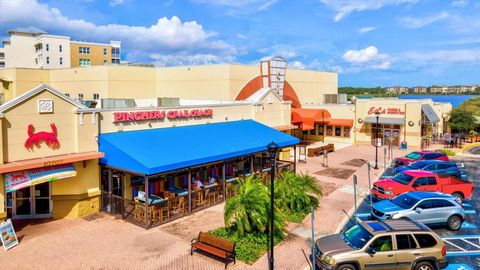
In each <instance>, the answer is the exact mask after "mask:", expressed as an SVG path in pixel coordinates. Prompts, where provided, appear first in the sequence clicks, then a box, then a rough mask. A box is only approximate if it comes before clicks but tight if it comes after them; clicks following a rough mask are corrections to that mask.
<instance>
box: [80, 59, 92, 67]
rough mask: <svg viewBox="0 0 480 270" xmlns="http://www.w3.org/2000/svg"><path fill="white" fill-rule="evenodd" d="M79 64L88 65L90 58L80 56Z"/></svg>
mask: <svg viewBox="0 0 480 270" xmlns="http://www.w3.org/2000/svg"><path fill="white" fill-rule="evenodd" d="M80 66H81V67H88V66H90V59H83V58H80Z"/></svg>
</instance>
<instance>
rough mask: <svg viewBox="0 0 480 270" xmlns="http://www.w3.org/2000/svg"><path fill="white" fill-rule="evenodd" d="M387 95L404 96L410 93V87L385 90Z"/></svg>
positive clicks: (393, 87) (392, 87)
mask: <svg viewBox="0 0 480 270" xmlns="http://www.w3.org/2000/svg"><path fill="white" fill-rule="evenodd" d="M385 93H389V94H403V93H408V87H405V86H390V87H386V88H385Z"/></svg>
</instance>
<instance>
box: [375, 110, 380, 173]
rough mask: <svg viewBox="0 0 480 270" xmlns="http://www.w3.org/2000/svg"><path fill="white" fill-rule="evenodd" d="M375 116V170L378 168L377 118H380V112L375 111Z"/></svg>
mask: <svg viewBox="0 0 480 270" xmlns="http://www.w3.org/2000/svg"><path fill="white" fill-rule="evenodd" d="M375 116H376V117H377V125H376V127H375V167H373V168H374V169H375V170H378V119H379V118H380V112H379V111H376V112H375Z"/></svg>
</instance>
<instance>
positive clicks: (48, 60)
mask: <svg viewBox="0 0 480 270" xmlns="http://www.w3.org/2000/svg"><path fill="white" fill-rule="evenodd" d="M48 64H50V57H48V56H47V65H48Z"/></svg>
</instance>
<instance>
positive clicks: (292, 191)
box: [275, 171, 323, 212]
mask: <svg viewBox="0 0 480 270" xmlns="http://www.w3.org/2000/svg"><path fill="white" fill-rule="evenodd" d="M322 195H323V191H322V187H321V186H320V184H319V183H318V182H317V180H316V179H315V177H312V176H310V175H308V174H300V175H298V174H295V173H294V172H292V171H288V172H283V173H280V175H279V176H278V179H277V182H276V186H275V199H276V202H277V205H278V206H279V207H280V208H282V209H286V210H287V212H306V211H309V210H310V207H312V206H313V207H317V206H318V203H319V200H320V198H321V197H322Z"/></svg>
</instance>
